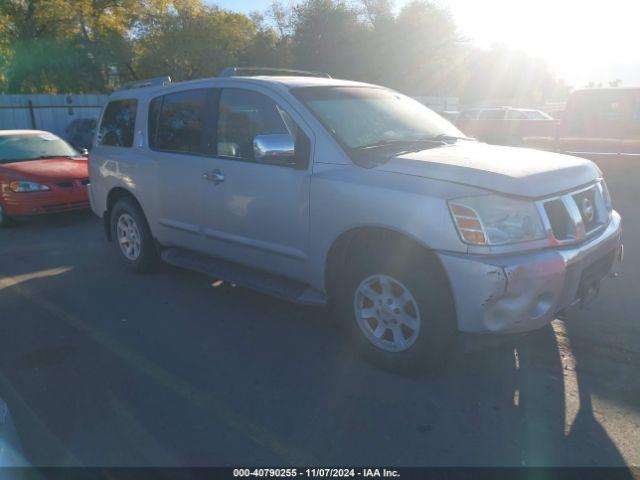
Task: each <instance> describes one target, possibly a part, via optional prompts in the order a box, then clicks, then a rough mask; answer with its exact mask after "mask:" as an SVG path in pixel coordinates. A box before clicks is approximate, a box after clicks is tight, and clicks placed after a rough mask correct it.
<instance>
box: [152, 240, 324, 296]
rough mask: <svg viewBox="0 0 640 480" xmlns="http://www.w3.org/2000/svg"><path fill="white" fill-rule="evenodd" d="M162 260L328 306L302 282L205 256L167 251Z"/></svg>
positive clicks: (245, 285) (234, 282)
mask: <svg viewBox="0 0 640 480" xmlns="http://www.w3.org/2000/svg"><path fill="white" fill-rule="evenodd" d="M161 257H162V260H164V261H165V262H167V263H168V264H170V265H173V266H174V267H180V268H186V269H189V270H194V271H196V272H199V273H202V274H204V275H207V276H209V277H212V278H216V279H219V280H224V281H226V282H229V283H233V284H235V285H238V286H240V287H244V288H248V289H251V290H255V291H256V292H260V293H264V294H267V295H271V296H273V297H277V298H280V299H282V300H286V301H289V302H293V303H297V304H300V305H310V306H323V305H326V303H327V300H326V297H325V295H324V294H323V293H322V292H319V291H318V290H315V289H313V288H311V287H309V286H307V285H305V284H303V283H300V282H296V281H295V280H290V279H288V278H284V277H281V276H279V275H274V274H272V273H268V272H264V271H262V270H258V269H255V268H251V267H245V266H244V265H238V264H236V263H232V262H229V261H226V260H221V259H219V258H214V257H210V256H208V255H204V254H202V253H198V252H192V251H189V250H183V249H181V248H167V249H166V250H163V251H162V254H161Z"/></svg>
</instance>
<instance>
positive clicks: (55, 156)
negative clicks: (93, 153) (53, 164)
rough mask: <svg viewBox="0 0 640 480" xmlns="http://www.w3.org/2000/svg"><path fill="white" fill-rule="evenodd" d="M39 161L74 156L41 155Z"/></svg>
mask: <svg viewBox="0 0 640 480" xmlns="http://www.w3.org/2000/svg"><path fill="white" fill-rule="evenodd" d="M36 158H37V159H38V160H46V159H48V158H74V157H73V156H72V155H40V156H39V157H36Z"/></svg>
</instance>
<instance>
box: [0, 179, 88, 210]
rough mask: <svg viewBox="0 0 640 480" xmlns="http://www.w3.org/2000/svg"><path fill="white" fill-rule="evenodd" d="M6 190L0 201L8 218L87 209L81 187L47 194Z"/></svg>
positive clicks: (56, 189) (82, 187) (86, 200)
mask: <svg viewBox="0 0 640 480" xmlns="http://www.w3.org/2000/svg"><path fill="white" fill-rule="evenodd" d="M7 190H8V189H6V190H5V191H4V192H2V193H0V195H1V198H0V200H1V201H2V207H3V209H4V211H5V214H6V215H9V216H15V217H17V216H27V215H43V214H47V213H58V212H68V211H73V210H84V209H88V208H89V197H88V196H87V188H86V187H85V186H83V185H77V186H74V187H72V188H55V189H52V190H50V191H47V192H31V193H14V192H11V191H7Z"/></svg>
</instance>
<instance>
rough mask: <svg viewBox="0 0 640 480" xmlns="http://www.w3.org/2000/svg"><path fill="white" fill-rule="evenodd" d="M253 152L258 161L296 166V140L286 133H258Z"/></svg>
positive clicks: (254, 140)
mask: <svg viewBox="0 0 640 480" xmlns="http://www.w3.org/2000/svg"><path fill="white" fill-rule="evenodd" d="M253 154H254V157H255V160H256V162H258V163H269V164H274V165H290V166H294V165H295V163H296V142H295V139H294V138H293V137H292V136H291V135H289V134H286V133H277V134H271V135H256V137H255V138H254V139H253Z"/></svg>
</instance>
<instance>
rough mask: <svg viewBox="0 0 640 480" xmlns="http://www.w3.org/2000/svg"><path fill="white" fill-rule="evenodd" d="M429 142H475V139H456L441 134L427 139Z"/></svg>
mask: <svg viewBox="0 0 640 480" xmlns="http://www.w3.org/2000/svg"><path fill="white" fill-rule="evenodd" d="M429 140H433V141H435V142H447V141H453V142H457V141H458V140H472V141H475V138H470V137H458V136H456V135H447V134H445V133H441V134H440V135H434V136H433V137H429Z"/></svg>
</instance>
